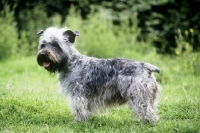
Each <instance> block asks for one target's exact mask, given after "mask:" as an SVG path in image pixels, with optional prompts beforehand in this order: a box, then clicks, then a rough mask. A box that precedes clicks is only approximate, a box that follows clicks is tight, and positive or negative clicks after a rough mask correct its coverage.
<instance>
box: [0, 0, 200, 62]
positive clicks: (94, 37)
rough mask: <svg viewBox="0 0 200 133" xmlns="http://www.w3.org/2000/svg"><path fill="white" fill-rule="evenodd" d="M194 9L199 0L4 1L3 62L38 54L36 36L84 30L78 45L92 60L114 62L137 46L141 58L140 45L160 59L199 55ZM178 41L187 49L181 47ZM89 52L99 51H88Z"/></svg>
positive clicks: (0, 23)
mask: <svg viewBox="0 0 200 133" xmlns="http://www.w3.org/2000/svg"><path fill="white" fill-rule="evenodd" d="M195 7H200V1H199V0H189V1H188V0H181V1H178V0H108V1H104V0H57V1H54V0H48V1H45V0H27V1H20V0H3V1H1V2H0V34H1V39H0V59H1V60H2V59H6V58H7V57H9V56H11V55H12V54H14V55H15V56H16V54H18V55H19V54H20V55H32V54H35V52H36V48H37V42H38V36H36V32H37V31H38V30H39V29H45V28H47V27H49V26H58V27H69V28H71V29H72V30H80V31H81V36H83V38H82V39H81V40H80V41H79V44H77V45H80V47H82V48H84V49H85V52H87V54H90V55H96V56H115V55H113V54H116V53H115V52H116V51H118V52H119V50H118V48H120V49H121V48H122V49H130V47H131V48H132V46H133V45H136V44H137V45H140V46H139V47H138V49H140V50H142V51H143V52H144V49H145V48H143V46H141V45H151V46H144V47H155V48H156V51H157V52H158V53H161V54H180V53H181V52H184V51H186V50H188V49H191V50H192V51H199V50H200V45H199V43H200V34H199V29H200V21H199V20H200V12H199V9H198V8H195ZM104 35H105V36H104ZM116 39H117V40H116ZM180 41H185V43H187V45H186V44H182V46H178V45H179V43H180ZM94 43H97V44H94ZM138 43H139V44H138ZM144 43H147V44H144ZM102 45H103V47H102ZM104 45H105V47H104ZM115 45H119V46H115ZM89 46H91V47H93V48H94V47H97V48H99V50H100V51H99V50H98V51H99V52H98V53H96V52H95V51H93V50H89V48H85V47H89ZM98 46H100V47H98ZM117 47H118V48H117ZM178 47H181V48H178ZM97 48H95V49H97ZM109 48H110V49H112V50H113V51H114V52H113V53H112V52H111V51H108V50H110V49H109ZM177 48H178V49H177ZM101 49H102V51H101ZM105 49H107V50H106V51H105ZM146 50H148V48H147V49H146ZM100 52H103V53H100ZM104 52H105V53H104ZM108 52H111V53H110V54H109V53H108ZM117 54H118V53H117ZM119 55H120V54H119Z"/></svg>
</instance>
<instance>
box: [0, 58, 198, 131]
mask: <svg viewBox="0 0 200 133" xmlns="http://www.w3.org/2000/svg"><path fill="white" fill-rule="evenodd" d="M159 58H160V61H157V59H151V60H150V61H149V62H151V63H153V64H156V65H157V66H159V67H160V68H161V71H162V73H161V74H160V75H157V74H156V76H157V77H158V80H160V81H161V82H162V88H163V89H162V93H161V97H160V99H159V111H158V113H159V116H160V120H159V122H158V123H156V124H142V123H140V122H139V120H138V119H137V118H132V116H131V114H130V111H129V109H128V108H127V106H125V105H124V106H121V107H118V108H113V109H110V110H108V111H105V112H103V113H101V114H97V115H95V116H93V117H92V118H91V119H89V121H87V122H82V123H73V122H72V121H73V116H72V115H71V114H70V111H69V109H68V107H67V104H66V101H65V98H64V96H63V95H61V94H59V92H58V81H57V78H56V75H54V74H52V75H51V74H49V73H48V72H46V71H45V70H43V68H41V67H39V66H38V65H37V63H36V59H35V57H22V58H20V59H18V60H14V59H10V60H7V61H4V62H1V63H0V75H1V76H0V132H2V133H13V132H15V133H22V132H30V133H32V132H33V133H35V132H42V133H43V132H44V133H49V132H50V133H54V132H59V133H62V132H63V133H66V132H74V133H75V132H98V133H99V132H101V133H112V132H113V133H119V132H124V133H126V132H127V133H130V132H132V133H151V132H152V133H168V132H169V133H173V132H182V133H200V127H199V123H200V98H199V97H200V82H199V81H200V77H199V76H198V75H194V74H192V73H190V72H189V70H187V69H183V68H184V67H182V66H181V65H180V64H181V61H182V59H179V58H178V57H176V58H174V59H173V60H172V59H171V58H170V57H159ZM142 60H144V61H148V58H142ZM174 68H176V69H174Z"/></svg>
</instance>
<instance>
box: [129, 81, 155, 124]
mask: <svg viewBox="0 0 200 133" xmlns="http://www.w3.org/2000/svg"><path fill="white" fill-rule="evenodd" d="M153 84H154V83H153V82H145V83H143V84H137V86H134V88H131V90H132V91H130V96H129V99H128V102H127V103H128V106H129V108H130V109H131V111H132V112H133V113H135V114H136V115H138V116H139V118H140V120H141V121H142V122H144V123H149V122H157V121H158V116H157V115H156V97H155V91H156V90H155V89H157V88H156V86H154V85H153ZM132 87H133V86H132Z"/></svg>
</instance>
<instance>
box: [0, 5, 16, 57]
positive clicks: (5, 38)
mask: <svg viewBox="0 0 200 133" xmlns="http://www.w3.org/2000/svg"><path fill="white" fill-rule="evenodd" d="M13 14H14V12H13V11H10V7H9V6H8V5H4V10H2V11H0V35H1V37H0V60H3V59H4V60H5V59H7V58H10V57H12V56H13V55H15V54H16V51H15V50H16V48H17V42H18V34H17V29H16V22H15V21H14V17H13Z"/></svg>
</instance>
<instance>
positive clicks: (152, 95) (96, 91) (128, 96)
mask: <svg viewBox="0 0 200 133" xmlns="http://www.w3.org/2000/svg"><path fill="white" fill-rule="evenodd" d="M37 34H38V35H40V39H39V46H38V53H37V63H38V64H39V65H40V66H43V67H44V68H45V69H46V70H48V71H49V72H50V73H58V79H59V83H60V87H61V92H62V93H63V94H64V95H65V96H66V97H67V102H68V104H69V107H70V110H71V112H72V113H73V114H74V115H75V118H74V121H76V122H81V121H86V120H88V118H90V116H92V115H93V114H94V112H96V111H97V110H99V109H100V108H103V107H108V106H111V105H121V104H124V103H126V104H127V105H128V107H129V108H130V110H131V111H132V112H133V113H134V114H136V115H137V116H138V117H139V118H140V121H141V122H145V123H154V122H157V121H158V116H157V114H156V112H157V101H158V96H159V93H160V91H161V86H160V85H159V84H158V82H157V81H156V78H155V76H154V75H153V73H154V72H157V73H159V72H160V70H159V69H158V68H157V67H156V66H154V65H152V64H150V63H145V62H139V61H135V60H129V59H123V58H110V59H99V58H95V57H88V56H86V55H83V54H81V53H80V52H79V51H77V50H76V48H75V46H74V43H75V39H76V37H77V36H79V35H80V34H79V32H78V31H72V30H70V29H68V28H57V27H49V28H47V29H46V30H39V31H38V32H37Z"/></svg>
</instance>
